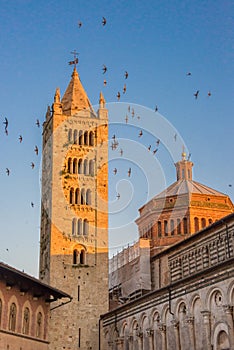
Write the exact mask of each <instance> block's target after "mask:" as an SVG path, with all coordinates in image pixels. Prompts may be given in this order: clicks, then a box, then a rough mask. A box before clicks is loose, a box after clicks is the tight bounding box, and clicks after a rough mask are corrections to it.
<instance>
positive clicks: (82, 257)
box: [80, 249, 85, 264]
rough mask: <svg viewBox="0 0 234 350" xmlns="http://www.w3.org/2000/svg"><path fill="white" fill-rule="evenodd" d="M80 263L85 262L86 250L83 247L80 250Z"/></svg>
mask: <svg viewBox="0 0 234 350" xmlns="http://www.w3.org/2000/svg"><path fill="white" fill-rule="evenodd" d="M80 264H85V251H84V250H83V249H82V250H81V252H80Z"/></svg>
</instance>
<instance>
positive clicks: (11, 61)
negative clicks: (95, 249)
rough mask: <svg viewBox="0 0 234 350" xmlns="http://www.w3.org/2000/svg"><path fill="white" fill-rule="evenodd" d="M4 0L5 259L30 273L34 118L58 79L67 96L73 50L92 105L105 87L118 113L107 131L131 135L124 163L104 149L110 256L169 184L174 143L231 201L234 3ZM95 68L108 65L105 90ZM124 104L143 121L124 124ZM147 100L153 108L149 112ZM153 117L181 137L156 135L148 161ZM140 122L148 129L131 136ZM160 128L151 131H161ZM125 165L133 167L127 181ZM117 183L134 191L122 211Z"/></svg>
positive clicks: (34, 223)
mask: <svg viewBox="0 0 234 350" xmlns="http://www.w3.org/2000/svg"><path fill="white" fill-rule="evenodd" d="M0 5H1V13H0V32H1V36H0V46H1V65H0V74H1V79H0V100H1V105H0V106H1V107H0V118H1V120H0V123H1V124H2V123H3V121H4V118H5V117H7V118H8V120H9V127H8V131H9V135H8V136H6V135H5V133H4V124H2V126H1V125H0V126H1V128H0V146H1V154H0V190H1V202H0V206H1V211H0V213H1V214H0V220H1V245H0V260H1V261H4V262H6V263H8V264H11V265H13V266H15V267H17V268H19V269H21V270H22V269H24V271H26V272H28V273H31V274H33V275H37V270H38V253H39V225H40V175H39V168H40V161H41V157H40V156H41V132H42V129H41V128H37V126H36V125H35V123H36V119H39V120H40V122H41V124H42V122H43V120H44V116H45V113H46V109H47V105H51V104H52V103H53V96H54V92H55V89H56V87H58V86H59V87H60V89H61V94H62V95H63V93H64V91H65V89H66V87H67V85H68V83H69V81H70V76H71V72H72V68H71V67H70V66H69V65H68V61H70V60H71V59H72V58H73V57H72V55H71V54H70V52H71V51H73V50H74V49H76V51H77V52H79V65H78V67H77V68H78V71H79V74H80V77H81V81H82V83H83V85H84V88H85V89H86V91H87V94H88V96H89V98H90V101H91V103H92V104H93V105H96V104H97V103H98V99H99V92H100V91H101V90H102V91H103V93H104V96H105V98H106V101H107V102H108V103H113V102H114V106H115V107H114V110H115V112H116V111H117V112H118V113H114V112H113V109H112V106H113V105H110V110H111V113H110V114H111V115H110V121H111V125H110V138H111V137H112V134H113V133H115V134H116V135H117V136H118V138H119V140H120V139H121V138H123V139H124V140H125V141H124V142H125V143H127V142H128V141H129V140H131V145H129V146H128V150H130V149H131V147H132V146H133V148H132V153H131V152H130V154H128V159H125V157H126V152H125V153H124V159H123V158H122V159H116V158H119V157H117V156H116V153H115V154H113V153H111V150H110V166H109V168H110V176H109V178H110V208H111V211H112V210H113V212H115V214H114V215H112V214H111V215H110V227H111V229H110V252H111V254H112V253H114V252H115V251H116V250H120V249H121V246H124V245H126V244H127V243H128V242H132V241H133V240H135V239H136V238H137V231H136V227H135V224H134V223H132V222H134V220H135V219H136V218H137V216H138V208H139V207H140V206H142V205H143V204H144V203H145V202H146V201H147V200H148V199H149V198H150V197H152V196H153V195H155V194H157V192H158V191H160V190H162V189H163V187H165V186H168V185H169V184H170V183H172V182H173V181H174V180H175V169H174V161H177V160H179V155H180V149H181V148H182V144H185V146H186V150H187V152H191V154H192V156H191V160H192V161H193V162H194V179H195V180H196V181H199V182H201V183H204V184H206V185H209V186H211V187H213V188H215V189H217V190H219V191H221V192H224V193H227V194H228V195H230V197H231V198H232V199H233V198H234V193H233V189H234V181H233V173H234V165H233V148H234V147H233V126H234V125H233V124H234V122H233V119H234V118H233V110H234V99H233V92H234V89H233V87H234V86H233V85H234V84H233V81H234V79H233V68H234V67H233V65H234V64H233V62H234V55H233V53H234V50H233V42H234V41H233V39H234V38H233V17H234V8H233V7H234V5H233V2H232V1H225V0H222V1H209V0H207V1H183V0H182V1H176V0H174V1H157V0H155V1H147V2H142V1H128V2H126V1H111V2H110V1H99V2H97V1H87V2H84V1H80V0H76V1H74V0H73V1H72V0H70V1H69V0H66V1H58V0H57V1H30V0H18V1H10V2H9V1H4V0H1V1H0ZM103 16H105V17H106V19H107V24H106V26H105V27H103V26H102V24H101V21H102V17H103ZM79 21H81V22H82V27H81V28H78V22H79ZM103 64H105V65H106V66H107V67H108V71H107V73H106V74H105V78H106V80H107V85H106V86H105V87H104V86H103V79H104V75H103V74H102V65H103ZM125 70H127V71H128V72H129V77H128V79H127V80H126V81H125V79H124V71H125ZM187 72H191V73H192V75H191V76H187V75H186V73H187ZM124 83H126V85H127V92H126V94H125V95H123V94H122V89H123V85H124ZM197 90H199V97H198V99H197V100H196V99H195V98H194V96H193V94H194V93H195V92H196V91H197ZM118 91H120V92H121V99H120V103H117V98H116V94H117V92H118ZM208 91H210V92H211V96H210V97H208V95H207V94H208ZM128 105H131V108H133V107H132V106H134V108H135V111H136V115H137V114H138V113H139V115H140V114H141V115H140V116H141V118H140V119H136V118H135V119H134V121H133V120H131V122H132V123H133V124H134V125H133V126H132V127H131V128H130V126H129V129H126V125H124V118H125V114H126V113H127V106H128ZM155 105H157V106H158V108H159V111H158V116H156V114H153V113H154V112H153V110H154V108H155ZM142 106H143V107H144V108H143V107H142ZM115 114H116V115H118V117H116V115H115ZM154 115H155V119H154ZM161 116H162V117H163V120H164V121H165V122H166V123H167V125H168V127H169V129H170V127H171V128H172V129H173V130H176V133H178V135H179V136H178V143H177V144H176V152H175V153H173V152H172V149H168V148H167V147H166V143H167V140H168V138H169V136H168V138H167V135H166V134H164V135H163V137H162V138H163V139H164V140H165V141H164V142H162V143H161V144H160V148H159V151H158V152H157V158H156V159H155V157H154V156H151V158H149V157H148V156H149V153H147V152H148V151H147V147H148V146H149V144H151V143H153V142H154V141H155V140H154V138H155V137H156V136H157V135H155V130H157V123H159V120H158V118H160V117H161ZM118 118H120V119H118ZM116 122H118V124H115V123H116ZM147 123H148V124H147ZM142 128H146V129H147V130H148V132H149V133H147V132H146V133H144V138H143V137H142V138H141V139H139V138H138V132H139V130H140V129H142ZM151 132H153V136H152V135H151V136H150V133H151ZM156 133H157V132H156ZM172 133H173V132H172ZM20 134H22V136H23V142H22V143H21V144H20V143H19V140H18V137H19V135H20ZM161 136H162V134H161V132H159V133H158V136H157V137H159V138H161ZM170 137H171V136H170ZM134 142H135V143H136V145H137V146H139V145H140V146H142V147H143V148H144V147H145V149H144V150H143V151H145V152H146V153H147V155H146V153H145V155H144V154H143V155H142V156H141V157H138V159H137V160H136V159H135V158H134V149H135V148H134ZM35 145H37V146H38V147H39V155H38V156H36V155H35V152H34V147H35ZM122 145H124V143H123V141H122ZM170 147H171V146H170ZM172 147H173V146H172ZM152 148H153V145H152ZM172 153H173V155H174V156H173V157H174V158H176V157H178V159H174V158H173V157H172V156H171V154H172ZM131 158H132V159H131ZM143 159H144V161H145V162H146V163H145V162H142V160H143ZM31 162H34V163H35V168H34V169H33V170H32V169H31V167H30V164H31ZM131 162H132V163H131ZM125 163H126V164H125ZM130 163H131V164H132V168H133V170H134V172H133V174H132V177H131V179H128V177H127V176H126V171H127V170H126V169H128V167H129V164H130ZM146 164H147V165H146ZM115 166H118V169H121V170H122V171H121V172H120V171H119V172H118V174H117V175H118V176H113V173H112V171H113V168H114V167H115ZM154 166H155V168H154ZM6 168H9V169H10V170H11V173H10V176H7V175H6ZM139 169H140V170H139ZM154 169H155V173H156V174H157V176H155V178H154V177H153V176H152V174H154V173H153V172H154ZM157 171H158V173H157ZM230 184H232V185H233V186H232V187H230V186H229V185H230ZM149 185H150V190H149V188H148V186H149ZM119 191H122V192H123V193H126V194H128V195H129V197H131V198H133V200H132V202H131V204H126V205H123V206H122V209H121V210H120V209H119V207H118V205H119V203H120V202H118V203H117V202H116V198H115V196H116V193H117V192H119ZM121 199H122V198H121ZM123 199H124V198H123ZM31 202H34V208H32V207H31V205H30V203H31ZM124 208H126V210H124ZM117 222H118V225H119V226H120V228H117V226H118V225H117V224H116V223H117ZM120 223H122V226H121V224H120ZM128 224H130V225H128ZM119 226H118V227H119Z"/></svg>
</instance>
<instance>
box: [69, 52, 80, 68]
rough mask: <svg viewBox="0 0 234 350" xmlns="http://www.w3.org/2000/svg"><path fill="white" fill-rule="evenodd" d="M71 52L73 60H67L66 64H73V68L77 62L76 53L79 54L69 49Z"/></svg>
mask: <svg viewBox="0 0 234 350" xmlns="http://www.w3.org/2000/svg"><path fill="white" fill-rule="evenodd" d="M71 54H72V55H74V60H73V61H69V62H68V64H69V65H70V66H71V65H73V64H74V66H75V68H76V65H77V64H78V62H79V61H78V57H77V56H78V55H79V53H78V52H76V50H74V51H71Z"/></svg>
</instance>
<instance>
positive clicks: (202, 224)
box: [201, 218, 206, 228]
mask: <svg viewBox="0 0 234 350" xmlns="http://www.w3.org/2000/svg"><path fill="white" fill-rule="evenodd" d="M201 227H202V228H204V227H206V219H205V218H202V219H201Z"/></svg>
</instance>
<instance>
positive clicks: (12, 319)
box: [9, 303, 17, 332]
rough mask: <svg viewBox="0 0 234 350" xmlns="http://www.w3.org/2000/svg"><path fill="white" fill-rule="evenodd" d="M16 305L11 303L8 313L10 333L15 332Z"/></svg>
mask: <svg viewBox="0 0 234 350" xmlns="http://www.w3.org/2000/svg"><path fill="white" fill-rule="evenodd" d="M16 312H17V309H16V305H15V303H12V304H11V306H10V313H9V330H10V331H12V332H15V328H16Z"/></svg>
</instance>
